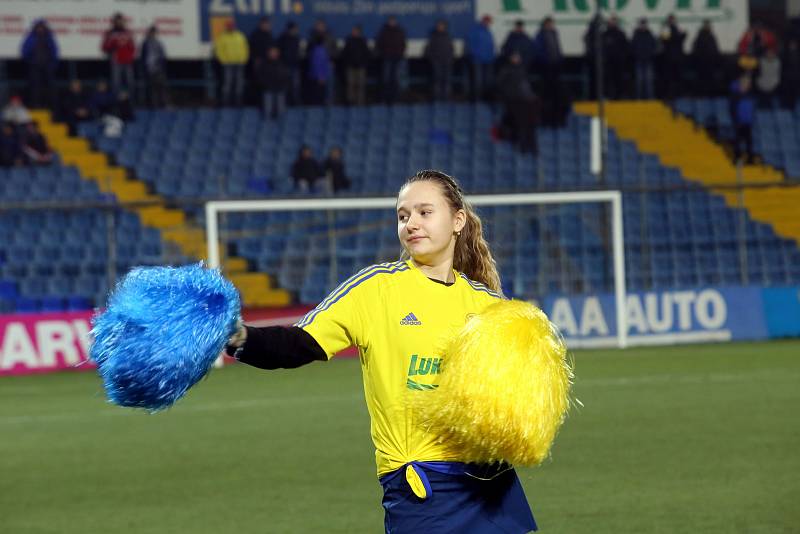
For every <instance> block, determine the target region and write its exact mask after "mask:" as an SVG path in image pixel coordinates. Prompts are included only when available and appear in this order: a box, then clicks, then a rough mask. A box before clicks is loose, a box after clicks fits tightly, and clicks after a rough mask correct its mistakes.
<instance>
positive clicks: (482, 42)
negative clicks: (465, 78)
mask: <svg viewBox="0 0 800 534" xmlns="http://www.w3.org/2000/svg"><path fill="white" fill-rule="evenodd" d="M491 25H492V17H490V16H489V15H484V16H482V17H481V20H480V22H479V23H477V24H475V25H474V26H473V27H472V29H471V30H470V32H469V34H468V35H467V42H466V54H465V55H466V57H467V60H468V61H469V64H470V67H471V71H472V99H473V100H480V99H481V98H483V97H484V96H486V94H487V93H488V92H489V90H490V89H491V87H492V84H493V83H494V60H495V47H494V36H493V35H492V32H491V30H490V29H489V27H490V26H491Z"/></svg>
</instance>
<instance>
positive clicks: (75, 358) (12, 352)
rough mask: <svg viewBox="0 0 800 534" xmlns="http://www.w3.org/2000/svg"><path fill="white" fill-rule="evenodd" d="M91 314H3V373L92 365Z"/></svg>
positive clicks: (265, 313)
mask: <svg viewBox="0 0 800 534" xmlns="http://www.w3.org/2000/svg"><path fill="white" fill-rule="evenodd" d="M309 309H310V308H309V307H294V308H286V309H280V310H245V311H244V318H245V321H246V322H247V323H248V324H250V325H253V326H287V325H291V324H294V323H295V322H297V321H299V320H300V319H301V318H302V317H303V315H304V314H305V313H306V312H308V311H309ZM91 318H92V312H88V311H86V312H69V313H36V314H18V315H0V376H4V375H21V374H30V373H47V372H52V371H62V370H69V369H77V370H83V369H93V368H94V365H93V364H92V363H91V362H88V361H87V360H88V354H89V344H90V335H89V333H90V331H91V328H92V327H91ZM353 354H354V352H353V351H345V352H344V353H343V354H342V355H344V356H347V355H353Z"/></svg>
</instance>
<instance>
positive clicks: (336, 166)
mask: <svg viewBox="0 0 800 534" xmlns="http://www.w3.org/2000/svg"><path fill="white" fill-rule="evenodd" d="M323 171H324V173H325V177H326V178H327V179H328V183H329V187H330V190H331V191H333V192H334V193H338V192H339V191H342V190H344V189H349V188H350V179H349V178H348V177H347V173H346V172H345V170H344V158H343V154H342V149H341V148H339V147H338V146H335V147H333V148H332V149H331V150H330V152H328V157H327V158H326V159H325V163H324V164H323Z"/></svg>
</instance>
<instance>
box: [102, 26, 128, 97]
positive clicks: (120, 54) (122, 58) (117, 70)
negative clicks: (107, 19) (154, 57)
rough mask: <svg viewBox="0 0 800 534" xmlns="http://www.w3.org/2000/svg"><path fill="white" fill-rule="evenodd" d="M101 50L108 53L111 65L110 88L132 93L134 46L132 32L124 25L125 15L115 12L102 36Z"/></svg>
mask: <svg viewBox="0 0 800 534" xmlns="http://www.w3.org/2000/svg"><path fill="white" fill-rule="evenodd" d="M102 49H103V52H105V53H106V54H107V55H108V59H109V63H110V65H111V88H112V90H113V91H114V92H115V93H119V92H120V91H122V90H123V89H126V90H127V91H128V92H129V93H131V94H133V90H134V76H133V62H134V60H135V59H136V47H135V45H134V41H133V34H132V33H131V32H130V30H128V28H127V27H126V25H125V17H124V16H123V15H122V14H121V13H117V14H115V15H114V17H113V18H112V19H111V28H110V29H108V30H107V31H106V33H105V35H104V36H103V43H102Z"/></svg>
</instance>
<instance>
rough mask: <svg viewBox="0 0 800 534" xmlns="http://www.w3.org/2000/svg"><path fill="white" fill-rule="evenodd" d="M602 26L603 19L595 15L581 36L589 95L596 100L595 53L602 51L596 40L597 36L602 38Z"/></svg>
mask: <svg viewBox="0 0 800 534" xmlns="http://www.w3.org/2000/svg"><path fill="white" fill-rule="evenodd" d="M604 25H605V21H604V20H603V17H602V16H601V15H600V14H596V15H595V16H594V17H592V20H590V21H589V25H588V26H587V27H586V31H585V32H584V34H583V47H584V51H585V59H586V65H587V66H588V71H589V94H590V95H591V97H592V98H597V51H598V50H602V49H603V47H602V41H601V45H600V46H599V47H598V43H597V38H598V34H600V36H601V37H602V31H603V27H604Z"/></svg>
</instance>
